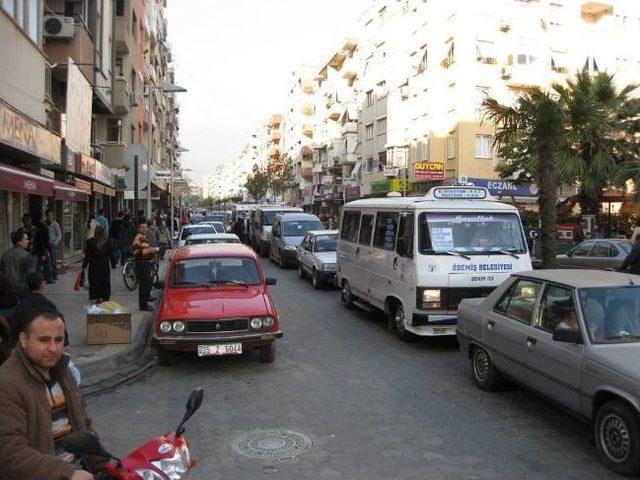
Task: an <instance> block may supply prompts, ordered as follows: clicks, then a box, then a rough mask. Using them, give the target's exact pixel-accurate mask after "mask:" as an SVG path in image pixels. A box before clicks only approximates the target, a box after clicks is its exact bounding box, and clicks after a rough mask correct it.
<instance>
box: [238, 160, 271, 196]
mask: <svg viewBox="0 0 640 480" xmlns="http://www.w3.org/2000/svg"><path fill="white" fill-rule="evenodd" d="M244 186H245V188H246V189H247V193H248V194H249V196H250V197H251V198H253V199H254V200H255V201H256V202H260V201H261V200H262V199H263V198H264V196H265V195H266V194H267V190H269V174H268V173H267V171H266V170H265V169H264V168H262V167H260V166H259V165H254V166H253V170H252V172H251V173H250V174H249V175H248V176H247V181H246V182H245V184H244Z"/></svg>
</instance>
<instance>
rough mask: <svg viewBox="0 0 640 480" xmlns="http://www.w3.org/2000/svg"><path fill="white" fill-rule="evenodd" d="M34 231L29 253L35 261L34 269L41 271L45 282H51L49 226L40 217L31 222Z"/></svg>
mask: <svg viewBox="0 0 640 480" xmlns="http://www.w3.org/2000/svg"><path fill="white" fill-rule="evenodd" d="M33 226H34V228H35V233H34V236H33V239H32V243H33V245H32V249H31V253H32V255H33V256H34V258H35V261H36V270H38V271H39V272H42V274H43V275H44V278H45V280H46V281H47V283H52V282H53V280H52V278H51V258H50V257H49V246H50V245H49V243H50V242H49V228H48V227H47V226H46V225H45V223H44V222H43V221H42V220H41V219H37V220H36V221H35V222H33Z"/></svg>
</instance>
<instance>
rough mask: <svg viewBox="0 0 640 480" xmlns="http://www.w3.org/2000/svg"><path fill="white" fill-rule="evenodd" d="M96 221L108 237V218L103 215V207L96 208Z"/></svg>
mask: <svg viewBox="0 0 640 480" xmlns="http://www.w3.org/2000/svg"><path fill="white" fill-rule="evenodd" d="M96 222H98V225H100V226H101V227H102V230H103V231H104V234H105V235H106V236H107V238H108V237H109V220H108V219H107V217H105V215H104V209H103V208H101V209H99V210H98V216H97V217H96Z"/></svg>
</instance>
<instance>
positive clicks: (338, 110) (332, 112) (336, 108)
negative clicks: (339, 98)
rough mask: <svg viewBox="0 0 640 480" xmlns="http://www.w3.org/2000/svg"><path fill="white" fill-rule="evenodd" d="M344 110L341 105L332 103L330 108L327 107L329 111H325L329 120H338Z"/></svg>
mask: <svg viewBox="0 0 640 480" xmlns="http://www.w3.org/2000/svg"><path fill="white" fill-rule="evenodd" d="M343 110H344V107H342V106H341V105H339V104H337V103H334V104H333V105H331V108H329V111H328V112H327V117H329V118H330V119H331V120H334V121H335V120H338V119H339V118H340V115H342V111H343Z"/></svg>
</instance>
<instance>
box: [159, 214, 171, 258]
mask: <svg viewBox="0 0 640 480" xmlns="http://www.w3.org/2000/svg"><path fill="white" fill-rule="evenodd" d="M156 237H157V239H158V247H160V260H164V252H165V251H166V250H167V248H171V233H170V232H169V230H168V229H167V225H166V224H165V223H164V221H162V222H160V225H158V232H157V233H156Z"/></svg>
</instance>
